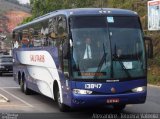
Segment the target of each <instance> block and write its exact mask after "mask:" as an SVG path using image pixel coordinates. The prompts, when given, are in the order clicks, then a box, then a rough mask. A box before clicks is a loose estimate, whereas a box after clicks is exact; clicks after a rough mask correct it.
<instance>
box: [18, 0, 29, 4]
mask: <svg viewBox="0 0 160 119" xmlns="http://www.w3.org/2000/svg"><path fill="white" fill-rule="evenodd" d="M18 1H19V2H20V3H22V4H26V3H29V0H18Z"/></svg>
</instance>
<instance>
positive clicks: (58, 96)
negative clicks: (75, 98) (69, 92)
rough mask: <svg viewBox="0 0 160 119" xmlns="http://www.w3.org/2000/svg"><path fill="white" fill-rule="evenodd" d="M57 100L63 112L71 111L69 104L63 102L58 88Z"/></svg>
mask: <svg viewBox="0 0 160 119" xmlns="http://www.w3.org/2000/svg"><path fill="white" fill-rule="evenodd" d="M56 101H57V103H58V107H59V110H60V111H61V112H67V111H69V107H68V106H67V105H65V104H63V103H61V99H60V92H59V89H58V88H57V89H56Z"/></svg>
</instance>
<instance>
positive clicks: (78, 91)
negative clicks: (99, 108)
mask: <svg viewBox="0 0 160 119" xmlns="http://www.w3.org/2000/svg"><path fill="white" fill-rule="evenodd" d="M73 93H74V94H82V95H85V94H92V91H90V90H83V89H73Z"/></svg>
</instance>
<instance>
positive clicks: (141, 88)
mask: <svg viewBox="0 0 160 119" xmlns="http://www.w3.org/2000/svg"><path fill="white" fill-rule="evenodd" d="M145 90H146V86H142V87H137V88H134V89H132V91H133V92H135V93H137V92H143V91H145Z"/></svg>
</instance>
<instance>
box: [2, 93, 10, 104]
mask: <svg viewBox="0 0 160 119" xmlns="http://www.w3.org/2000/svg"><path fill="white" fill-rule="evenodd" d="M1 98H2V99H1ZM1 102H9V99H8V98H6V97H5V96H3V95H2V94H0V103H1Z"/></svg>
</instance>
